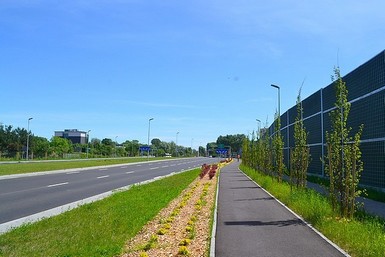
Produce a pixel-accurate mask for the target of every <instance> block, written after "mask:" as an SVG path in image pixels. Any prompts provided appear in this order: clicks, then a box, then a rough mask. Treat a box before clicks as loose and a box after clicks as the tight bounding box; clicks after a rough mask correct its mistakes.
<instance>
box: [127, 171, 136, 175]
mask: <svg viewBox="0 0 385 257" xmlns="http://www.w3.org/2000/svg"><path fill="white" fill-rule="evenodd" d="M131 173H134V172H133V171H127V172H126V174H131Z"/></svg>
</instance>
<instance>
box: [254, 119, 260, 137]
mask: <svg viewBox="0 0 385 257" xmlns="http://www.w3.org/2000/svg"><path fill="white" fill-rule="evenodd" d="M255 120H256V121H257V122H258V137H259V136H260V135H259V131H260V130H261V120H259V119H255Z"/></svg>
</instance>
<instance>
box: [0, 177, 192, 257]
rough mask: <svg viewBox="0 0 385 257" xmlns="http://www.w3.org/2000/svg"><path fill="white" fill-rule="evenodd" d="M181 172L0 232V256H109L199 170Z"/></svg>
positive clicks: (113, 254)
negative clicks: (0, 233) (3, 232)
mask: <svg viewBox="0 0 385 257" xmlns="http://www.w3.org/2000/svg"><path fill="white" fill-rule="evenodd" d="M199 172H200V170H199V169H195V170H191V171H186V172H184V173H180V174H177V175H174V176H171V177H167V178H165V179H162V180H158V181H155V182H152V183H150V184H146V185H140V186H133V187H132V188H131V189H129V190H127V191H124V192H118V193H115V194H113V195H112V196H111V197H108V198H105V199H103V200H101V201H98V202H95V203H91V204H87V205H83V206H81V207H79V208H77V209H74V210H71V211H68V212H66V213H63V214H61V215H58V216H55V217H51V218H48V219H44V220H42V221H39V222H37V223H33V224H29V225H24V226H22V227H19V228H16V229H14V230H12V231H10V232H8V233H5V234H3V235H0V256H67V257H70V256H115V255H117V254H120V253H121V252H122V249H123V247H124V244H125V242H126V241H127V240H128V239H130V238H131V237H133V236H135V235H136V233H138V231H139V230H140V229H141V228H142V227H143V226H144V225H145V224H146V223H147V222H148V221H150V220H152V219H153V218H154V217H155V215H156V214H158V212H159V211H160V210H161V209H162V208H164V207H165V206H167V204H168V203H169V202H170V201H171V200H172V199H174V198H175V197H177V196H178V195H179V194H180V193H181V192H182V191H183V190H184V189H185V188H186V187H187V186H188V185H189V184H190V183H191V182H192V181H193V180H194V179H195V178H196V177H197V176H198V174H199Z"/></svg>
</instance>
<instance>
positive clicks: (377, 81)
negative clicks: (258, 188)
mask: <svg viewBox="0 0 385 257" xmlns="http://www.w3.org/2000/svg"><path fill="white" fill-rule="evenodd" d="M342 79H343V81H344V82H346V87H347V89H348V101H349V102H350V103H351V109H350V113H349V117H348V126H349V127H352V131H351V132H352V135H353V134H354V133H356V132H357V130H358V128H359V126H360V125H361V124H363V125H364V130H363V133H362V137H361V146H360V147H361V151H362V161H363V163H364V171H363V173H362V176H361V184H363V185H367V186H371V187H376V188H381V189H385V51H383V52H381V53H380V54H378V55H377V56H375V57H374V58H372V59H371V60H369V61H368V62H366V63H364V64H363V65H361V66H359V67H358V68H356V69H355V70H353V71H352V72H350V73H349V74H347V75H345V76H344V77H343V78H342ZM335 94H336V93H335V85H334V83H331V84H330V85H328V86H327V87H325V88H322V89H320V90H318V91H317V92H315V93H314V94H312V95H311V96H309V97H307V98H306V99H304V100H303V101H302V106H303V112H304V113H303V118H304V126H305V128H306V130H307V131H308V132H309V137H308V144H309V147H310V154H311V162H310V165H309V169H308V172H309V173H311V174H317V175H321V176H325V169H324V166H323V163H322V161H321V158H323V157H324V155H325V154H327V151H326V146H325V144H326V136H325V135H326V131H330V130H331V119H330V116H329V114H330V111H332V110H333V109H334V108H335V107H334V104H335V102H336V96H335ZM296 116H297V109H296V106H293V107H292V108H290V109H289V110H288V111H286V112H285V113H283V114H282V115H281V124H282V125H281V134H282V135H283V140H284V144H285V146H284V158H285V164H286V166H287V167H289V151H290V150H289V149H290V148H291V147H294V135H293V134H294V122H295V118H296ZM273 132H274V123H273V124H272V125H271V126H270V127H269V133H270V135H272V134H273Z"/></svg>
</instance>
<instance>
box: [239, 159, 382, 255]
mask: <svg viewBox="0 0 385 257" xmlns="http://www.w3.org/2000/svg"><path fill="white" fill-rule="evenodd" d="M241 169H242V171H243V172H245V173H246V174H247V175H248V176H250V177H251V178H252V179H253V180H254V181H256V182H257V183H258V184H259V185H260V186H261V187H263V188H265V189H266V190H267V191H269V192H270V193H271V194H273V195H274V196H275V197H276V198H278V199H279V200H280V201H282V202H283V203H285V204H286V205H287V206H288V207H289V208H290V209H292V210H293V211H295V212H296V213H298V214H299V215H301V216H302V217H303V218H304V219H305V220H306V221H308V222H309V223H311V224H312V225H313V226H314V227H315V228H316V229H318V230H319V231H321V233H323V234H324V235H325V236H326V237H328V238H329V239H330V240H332V241H333V242H335V243H336V244H337V245H339V246H340V247H341V248H342V249H344V250H345V251H347V252H348V253H349V254H350V255H352V256H385V221H384V220H383V219H379V218H375V217H373V216H370V215H367V214H365V213H359V214H358V215H357V216H356V218H355V219H353V220H346V219H341V218H339V217H338V214H337V213H335V212H333V210H332V207H331V205H330V203H329V201H328V199H327V198H326V197H325V196H322V195H321V194H319V193H317V192H315V191H313V190H310V189H308V190H297V189H295V188H293V191H292V192H290V185H289V184H288V183H286V182H283V183H281V184H279V183H278V182H276V180H273V179H272V178H271V177H269V176H266V175H263V174H261V173H259V172H256V171H255V170H253V169H251V168H248V167H245V166H242V165H241Z"/></svg>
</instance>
